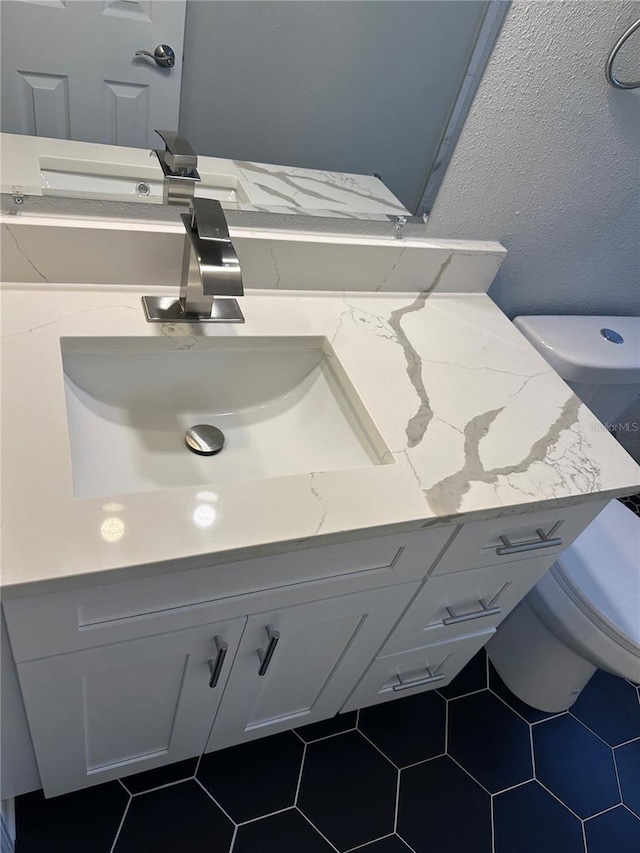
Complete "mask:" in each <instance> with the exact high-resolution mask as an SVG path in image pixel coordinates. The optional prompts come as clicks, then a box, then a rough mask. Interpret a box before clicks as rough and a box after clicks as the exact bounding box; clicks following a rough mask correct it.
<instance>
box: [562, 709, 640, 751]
mask: <svg viewBox="0 0 640 853" xmlns="http://www.w3.org/2000/svg"><path fill="white" fill-rule="evenodd" d="M567 714H568V715H569V716H570V717H571V718H572V719H574V720H575V721H576V723H580V725H581V726H584V728H585V729H586V730H587V731H588V732H591V734H592V735H593V736H594V737H597V738H598V740H599V741H602V743H603V744H604V745H605V746H608V747H609V749H615V747H614V746H611V744H610V743H607V742H606V740H605V739H604V738H603V737H600V735H599V734H598V732H594V730H593V729H590V728H589V726H588V725H587V724H586V723H583V722H582V720H581V719H580V717H576V715H575V714H572V713H571V711H567ZM639 740H640V738H639ZM622 745H623V744H620V746H622Z"/></svg>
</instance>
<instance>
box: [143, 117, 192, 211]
mask: <svg viewBox="0 0 640 853" xmlns="http://www.w3.org/2000/svg"><path fill="white" fill-rule="evenodd" d="M156 133H157V134H158V136H159V137H160V138H161V139H162V141H163V142H164V144H165V150H164V151H162V149H160V148H154V149H153V151H152V152H151V153H152V154H155V155H156V157H157V158H158V162H159V163H160V166H161V167H162V172H163V174H164V186H163V193H162V196H163V200H164V203H165V204H189V202H190V201H191V199H192V198H193V193H194V191H195V187H196V184H197V183H199V182H200V175H199V174H198V168H197V166H198V155H197V154H196V152H195V151H194V150H193V148H192V147H191V145H190V143H189V141H188V140H187V139H185V138H184V136H180V134H179V133H175V131H173V130H156Z"/></svg>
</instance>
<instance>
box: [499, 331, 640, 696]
mask: <svg viewBox="0 0 640 853" xmlns="http://www.w3.org/2000/svg"><path fill="white" fill-rule="evenodd" d="M514 322H515V324H516V325H517V326H518V327H519V328H520V330H521V331H522V332H523V334H524V335H525V336H526V337H527V338H528V339H529V340H530V341H531V343H533V345H534V346H535V347H536V349H538V351H539V352H540V353H542V355H544V356H545V358H547V360H548V361H549V363H550V364H551V365H552V366H553V367H554V368H555V369H556V370H557V371H558V373H560V375H561V376H562V377H563V378H564V379H565V381H567V383H568V384H569V385H571V387H572V388H573V390H574V391H575V393H576V394H578V396H580V397H581V398H582V399H583V400H584V401H585V402H586V403H587V405H589V407H590V408H591V409H592V411H593V412H594V414H596V415H597V416H598V417H599V418H600V419H601V420H602V422H603V423H605V424H606V425H607V426H609V427H611V426H612V425H614V424H615V423H616V421H617V419H618V418H620V417H621V415H622V414H623V413H624V411H625V409H626V408H627V407H628V406H629V405H631V404H632V403H633V400H634V398H635V397H636V396H637V394H638V392H639V391H640V318H638V317H625V318H620V317H521V318H517V319H516V320H515V321H514ZM603 330H606V332H605V331H603ZM487 652H488V654H489V658H490V659H491V661H492V663H493V665H494V666H495V668H496V670H497V671H498V674H499V675H500V677H501V678H502V680H503V681H504V682H505V683H506V685H507V687H509V689H510V690H511V691H512V692H513V693H514V694H515V695H516V696H518V697H519V698H520V699H522V701H524V702H526V703H527V704H528V705H531V706H533V707H534V708H539V709H540V710H542V711H549V712H559V711H564V710H566V709H567V708H569V707H570V706H571V705H572V704H573V703H574V702H575V701H576V699H577V698H578V696H579V695H580V692H581V691H582V689H583V688H584V687H585V686H586V684H587V682H588V681H589V679H590V678H591V676H592V675H593V674H594V673H595V671H596V669H598V668H600V669H604V670H606V671H607V672H610V673H612V674H614V675H618V676H621V677H623V678H627V679H629V680H630V681H633V682H634V683H640V517H638V516H637V515H635V514H634V513H633V512H632V511H631V510H630V509H628V508H627V507H625V506H623V504H621V503H620V502H619V501H611V502H610V503H609V504H608V505H607V506H606V507H605V509H604V510H603V511H602V512H601V513H600V515H598V517H597V518H596V519H595V520H594V521H593V522H592V523H591V524H590V525H589V527H588V528H587V529H586V530H585V531H584V532H583V533H582V535H581V536H579V537H578V539H576V540H575V542H574V543H573V544H572V545H571V546H570V547H569V548H567V549H566V551H564V553H563V554H562V555H561V557H560V558H559V559H558V560H557V562H556V563H555V564H554V566H553V567H552V568H551V569H550V571H549V572H548V573H547V574H546V575H545V576H544V577H543V578H542V579H541V580H540V581H539V582H538V584H537V585H536V586H535V587H534V588H533V589H532V590H531V591H530V592H529V594H528V595H527V596H526V597H525V599H524V600H523V601H522V602H521V603H520V604H519V605H518V606H517V607H516V608H515V609H514V610H513V611H512V612H511V613H510V614H509V616H507V618H506V619H505V620H504V622H502V624H501V625H500V626H499V628H498V631H497V633H496V634H495V636H494V637H493V638H492V639H491V641H490V642H489V643H488V645H487Z"/></svg>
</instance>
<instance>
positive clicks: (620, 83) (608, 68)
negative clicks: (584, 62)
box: [604, 21, 640, 89]
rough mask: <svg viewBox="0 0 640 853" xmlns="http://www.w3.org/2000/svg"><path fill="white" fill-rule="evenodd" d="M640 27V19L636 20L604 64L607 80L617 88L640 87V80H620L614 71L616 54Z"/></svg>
mask: <svg viewBox="0 0 640 853" xmlns="http://www.w3.org/2000/svg"><path fill="white" fill-rule="evenodd" d="M638 27H640V21H636V22H635V24H631V26H630V27H629V29H628V30H627V31H626V32H624V33H623V34H622V35H621V36H620V38H619V39H618V41H617V42H616V43H615V45H614V47H613V50H612V51H611V53H610V54H609V56H608V58H607V62H606V64H605V66H604V73H605V76H606V78H607V81H608V82H609V83H611V85H612V86H615V88H616V89H638V88H640V80H635V81H631V80H618V78H617V77H616V75H615V74H614V73H613V63H614V61H615V58H616V56H617V55H618V51H619V50H620V48H621V47H622V45H623V44H624V43H625V42H626V40H627V39H628V38H629V37H630V36H631V35H633V33H635V31H636V30H637V29H638Z"/></svg>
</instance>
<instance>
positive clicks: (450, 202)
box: [428, 0, 640, 316]
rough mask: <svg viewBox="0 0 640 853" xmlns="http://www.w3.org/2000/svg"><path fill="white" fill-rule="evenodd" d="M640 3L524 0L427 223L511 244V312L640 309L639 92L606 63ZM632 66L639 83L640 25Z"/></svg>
mask: <svg viewBox="0 0 640 853" xmlns="http://www.w3.org/2000/svg"><path fill="white" fill-rule="evenodd" d="M638 17H640V3H638V2H631V0H624V2H590V1H589V2H587V0H582V2H546V0H544V2H543V0H515V2H514V4H513V6H512V8H511V11H510V12H509V14H508V16H507V20H506V22H505V25H504V28H503V30H502V33H501V35H500V38H499V40H498V43H497V46H496V48H495V50H494V53H493V55H492V57H491V60H490V62H489V65H488V67H487V70H486V72H485V76H484V79H483V80H482V83H481V84H480V88H479V90H478V93H477V95H476V99H475V101H474V104H473V106H472V110H471V112H470V114H469V117H468V119H467V122H466V124H465V127H464V130H463V132H462V135H461V138H460V140H459V142H458V146H457V148H456V151H455V154H454V157H453V159H452V161H451V164H450V167H449V170H448V172H447V175H446V176H445V180H444V183H443V185H442V188H441V191H440V194H439V196H438V198H437V200H436V204H435V206H434V208H433V211H432V215H431V218H430V221H429V224H428V231H429V234H430V236H433V237H464V238H476V239H483V240H484V239H487V240H500V241H501V242H502V243H503V244H504V245H505V246H506V247H507V248H508V249H509V254H508V256H507V259H506V260H505V262H504V264H503V265H502V268H501V270H500V272H499V273H498V276H497V278H496V281H495V282H494V284H493V286H492V288H491V291H490V294H491V296H492V297H493V298H494V299H495V300H496V301H497V302H498V303H499V304H500V305H501V307H502V308H503V309H504V310H505V311H506V312H507V313H508V314H509V315H510V316H515V315H516V314H535V313H541V314H555V313H560V314H572V313H575V314H622V315H632V314H640V192H639V186H638V184H639V178H640V90H635V91H627V92H623V91H619V90H615V89H613V88H612V87H611V86H609V85H608V84H607V83H606V81H605V79H604V74H603V67H604V62H605V59H606V56H607V54H608V52H609V50H610V49H611V48H612V47H613V45H614V43H615V42H616V40H617V38H618V37H619V36H620V35H621V33H622V32H623V31H624V30H625V29H626V28H627V27H628V26H629V25H630V24H631V23H633V21H634V20H637V18H638ZM633 39H635V40H636V41H635V44H633V45H631V44H629V46H628V47H627V48H625V55H624V56H623V55H622V54H621V57H620V58H621V71H622V70H624V71H625V72H626V76H627V77H628V78H633V79H638V77H640V61H638V57H639V55H640V32H639V33H636V34H635V35H634V36H633Z"/></svg>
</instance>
